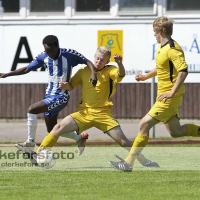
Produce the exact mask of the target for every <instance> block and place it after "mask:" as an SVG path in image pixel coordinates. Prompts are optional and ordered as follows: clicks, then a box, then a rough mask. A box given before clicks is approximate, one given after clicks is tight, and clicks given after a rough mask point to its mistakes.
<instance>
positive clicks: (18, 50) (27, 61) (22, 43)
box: [11, 37, 33, 71]
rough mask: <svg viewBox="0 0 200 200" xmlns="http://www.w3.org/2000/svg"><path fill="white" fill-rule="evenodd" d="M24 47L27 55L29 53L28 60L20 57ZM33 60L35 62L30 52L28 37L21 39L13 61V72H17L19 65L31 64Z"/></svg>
mask: <svg viewBox="0 0 200 200" xmlns="http://www.w3.org/2000/svg"><path fill="white" fill-rule="evenodd" d="M23 45H24V47H25V49H26V53H27V56H28V57H27V58H20V57H19V56H20V53H21V50H22V46H23ZM32 60H33V57H32V54H31V50H30V48H29V45H28V41H27V39H26V37H21V38H20V41H19V44H18V47H17V51H16V54H15V58H14V61H13V64H12V68H11V71H14V70H16V68H17V64H18V63H30V62H31V61H32Z"/></svg>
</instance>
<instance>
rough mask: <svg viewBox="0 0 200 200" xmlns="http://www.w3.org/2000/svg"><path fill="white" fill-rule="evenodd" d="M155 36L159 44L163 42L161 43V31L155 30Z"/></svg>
mask: <svg viewBox="0 0 200 200" xmlns="http://www.w3.org/2000/svg"><path fill="white" fill-rule="evenodd" d="M154 36H155V38H156V40H157V42H158V43H160V42H161V41H160V38H161V31H155V30H154Z"/></svg>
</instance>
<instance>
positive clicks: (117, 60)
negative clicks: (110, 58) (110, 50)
mask: <svg viewBox="0 0 200 200" xmlns="http://www.w3.org/2000/svg"><path fill="white" fill-rule="evenodd" d="M114 60H115V62H116V63H117V64H118V63H122V57H121V56H120V55H119V54H115V55H114Z"/></svg>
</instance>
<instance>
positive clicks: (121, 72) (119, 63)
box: [114, 54, 125, 77]
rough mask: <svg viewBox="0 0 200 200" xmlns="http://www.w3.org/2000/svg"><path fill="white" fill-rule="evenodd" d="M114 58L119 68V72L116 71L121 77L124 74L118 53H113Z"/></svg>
mask: <svg viewBox="0 0 200 200" xmlns="http://www.w3.org/2000/svg"><path fill="white" fill-rule="evenodd" d="M114 60H115V62H116V63H117V65H118V68H119V72H118V74H119V76H122V77H123V76H125V69H124V65H123V63H122V57H121V56H120V55H119V54H115V55H114Z"/></svg>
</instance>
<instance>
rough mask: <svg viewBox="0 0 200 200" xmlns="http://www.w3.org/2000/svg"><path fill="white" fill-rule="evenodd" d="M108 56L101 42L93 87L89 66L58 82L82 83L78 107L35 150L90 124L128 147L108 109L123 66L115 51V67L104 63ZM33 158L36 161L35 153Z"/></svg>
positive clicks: (65, 84)
mask: <svg viewBox="0 0 200 200" xmlns="http://www.w3.org/2000/svg"><path fill="white" fill-rule="evenodd" d="M110 57H111V51H110V49H109V48H108V47H104V46H100V47H99V48H98V49H97V51H96V53H95V56H94V66H95V67H96V69H97V79H98V82H97V84H96V87H92V86H91V84H90V83H88V81H87V80H88V78H89V77H90V70H89V68H88V66H84V67H82V68H80V69H79V70H78V71H77V72H76V74H75V75H74V76H73V77H72V78H71V80H70V82H69V83H68V82H61V83H60V88H61V89H64V90H73V89H74V88H75V87H77V86H79V85H81V86H82V90H81V100H80V102H79V109H78V111H77V112H75V113H72V114H70V115H68V116H67V117H65V118H64V119H63V120H62V121H61V122H59V123H58V124H57V125H56V126H54V128H53V129H52V131H51V132H50V133H49V134H48V135H47V136H46V137H45V138H44V140H43V141H42V143H41V145H40V147H39V148H38V151H37V152H38V153H39V152H40V151H41V150H42V149H44V148H51V147H53V146H54V144H55V143H56V141H57V140H58V138H59V136H67V135H68V133H69V132H71V131H77V132H78V133H79V134H80V133H82V132H83V131H84V130H87V129H89V128H91V127H96V128H98V129H100V130H101V131H103V132H104V133H106V134H107V135H108V136H110V137H111V138H112V139H114V140H115V141H116V142H117V143H118V144H119V145H120V146H122V147H124V148H125V149H127V150H130V147H131V145H132V141H130V140H128V139H127V137H126V136H125V135H124V133H123V131H122V129H121V127H120V124H119V123H118V121H117V120H116V119H115V118H114V116H113V114H112V111H111V107H112V106H113V103H112V101H111V100H110V98H111V97H112V96H113V95H114V94H115V92H116V84H117V83H119V82H120V81H121V80H122V79H123V78H124V76H125V69H124V66H123V64H122V57H121V56H120V55H118V54H115V55H114V59H115V62H116V63H117V66H118V67H116V66H111V65H107V64H108V63H109V61H110ZM33 153H34V152H33ZM137 159H138V161H139V162H140V163H141V164H142V165H143V166H145V167H159V165H158V164H157V163H156V162H152V161H150V160H148V159H146V158H145V157H144V156H143V155H142V154H140V155H138V158H137ZM32 162H33V163H36V161H34V157H33V160H32Z"/></svg>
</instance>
